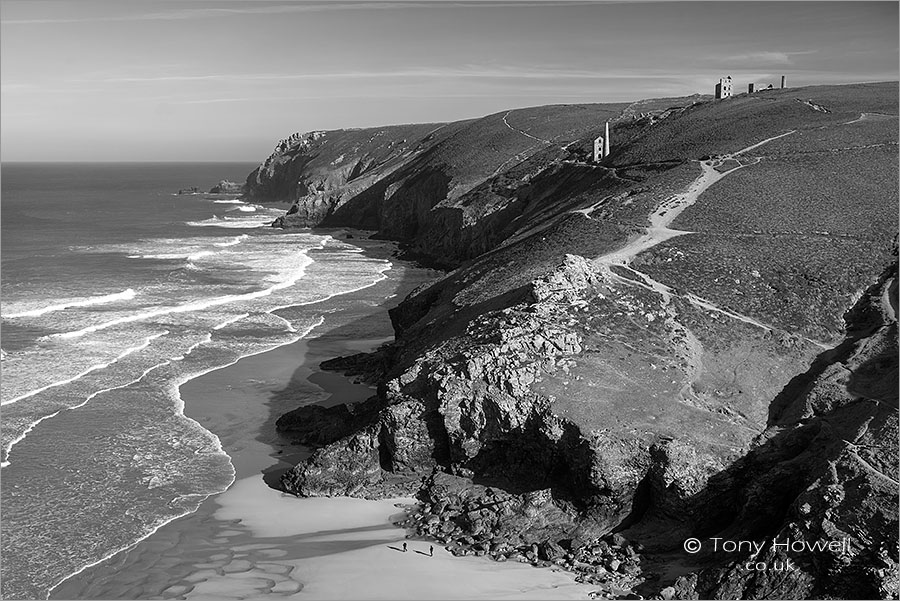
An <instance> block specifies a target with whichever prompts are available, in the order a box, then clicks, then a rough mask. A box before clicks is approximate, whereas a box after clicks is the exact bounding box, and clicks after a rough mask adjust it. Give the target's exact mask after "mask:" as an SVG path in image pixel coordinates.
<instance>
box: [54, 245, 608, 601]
mask: <svg viewBox="0 0 900 601" xmlns="http://www.w3.org/2000/svg"><path fill="white" fill-rule="evenodd" d="M382 252H383V250H382ZM386 275H387V276H388V279H386V280H384V281H382V282H380V283H378V284H376V285H375V286H373V287H371V288H369V289H366V290H363V291H359V292H355V293H351V294H348V295H345V296H342V297H339V298H335V299H332V300H330V301H328V307H324V305H325V303H323V309H326V308H327V309H330V310H329V311H328V312H326V314H325V319H324V322H323V324H322V325H321V326H319V327H318V328H316V329H315V330H313V331H312V332H311V333H310V334H309V335H308V337H307V338H306V339H304V340H300V341H298V342H296V343H294V344H290V345H286V346H283V347H280V348H277V349H275V350H272V351H269V352H266V353H262V354H259V355H255V356H251V357H245V358H244V359H241V360H240V361H238V362H237V363H235V364H234V365H231V366H229V367H226V368H223V369H220V370H217V371H214V372H210V373H208V374H206V375H204V376H201V377H199V378H196V379H195V380H192V381H190V382H188V383H186V384H185V385H183V386H182V388H181V396H182V398H183V399H184V401H185V414H186V415H188V416H189V417H191V418H193V419H195V420H197V421H198V422H199V423H201V424H202V425H203V426H204V427H206V428H207V429H209V430H210V431H212V432H214V433H215V434H216V435H217V436H218V437H219V438H220V439H221V441H222V445H223V448H224V449H225V450H226V451H227V453H228V454H229V455H230V456H231V458H232V462H233V464H234V466H235V471H236V479H235V482H234V484H233V485H232V486H231V487H230V488H229V489H228V490H227V491H226V492H224V493H222V494H220V495H217V496H213V497H210V498H208V499H207V500H206V501H205V502H204V503H203V504H202V505H201V506H200V508H199V509H198V511H197V512H195V513H194V514H191V515H189V516H185V517H183V518H180V519H178V520H175V521H173V522H170V523H169V524H166V525H164V526H163V527H161V528H159V529H158V530H157V531H156V532H155V533H154V534H152V535H151V536H149V537H148V538H146V539H144V540H143V541H141V542H140V543H138V544H137V545H135V546H134V547H132V548H131V549H129V550H127V551H124V552H122V553H119V554H118V555H116V556H115V557H113V558H111V559H110V560H108V561H106V562H104V563H102V564H100V565H97V566H94V567H92V568H88V569H86V570H84V571H82V572H81V573H80V574H77V575H75V576H74V577H72V578H70V579H68V580H66V581H65V582H64V583H62V584H61V585H60V586H58V587H57V588H56V589H54V591H53V593H52V595H51V598H54V599H137V598H148V599H256V598H267V597H271V596H276V597H278V596H281V597H287V596H291V597H293V596H296V597H297V598H309V599H428V598H430V599H505V598H510V599H512V598H515V599H583V598H586V597H587V596H588V592H590V591H592V590H596V587H591V586H588V585H582V584H578V583H576V582H575V581H574V579H573V577H572V575H570V574H567V573H565V572H562V571H560V570H557V569H548V568H543V569H541V568H534V567H532V566H530V565H527V564H519V563H496V562H493V561H490V560H487V559H484V558H478V557H459V558H458V557H454V556H453V555H451V554H450V553H448V552H447V551H446V550H445V549H444V548H443V547H441V546H440V545H437V544H434V555H433V556H430V555H429V546H430V545H431V544H432V543H429V542H427V541H420V540H408V539H406V532H405V531H404V530H403V529H400V528H397V527H395V526H393V524H392V522H394V521H396V520H397V519H399V517H400V516H401V515H402V511H403V507H404V506H405V505H409V504H412V503H414V500H413V499H402V498H401V499H389V500H382V501H365V500H360V499H350V498H313V499H299V498H296V497H293V496H290V495H286V494H284V493H282V492H280V491H278V490H276V489H274V488H272V485H277V482H278V479H279V477H280V474H281V473H282V472H283V471H284V470H285V469H287V468H289V467H291V466H292V465H293V464H294V463H296V462H297V461H298V460H300V459H301V458H302V457H303V456H304V454H305V453H306V452H307V451H306V450H305V449H304V448H303V447H298V446H294V445H292V444H291V443H290V441H289V440H286V439H284V438H282V437H281V436H280V435H279V434H278V433H277V432H276V431H275V427H274V423H275V420H276V419H277V418H278V417H279V416H280V415H281V414H282V413H284V412H286V411H289V410H291V409H294V408H296V407H298V406H300V405H304V404H313V403H317V404H322V405H333V404H337V403H341V402H348V401H351V402H355V401H359V400H362V399H365V398H367V397H368V396H370V395H371V394H372V393H373V391H372V389H371V388H370V387H368V386H366V385H362V384H357V383H354V382H352V381H351V380H350V379H348V378H346V377H344V376H342V375H340V374H334V373H329V372H323V371H321V370H319V369H318V365H319V363H320V362H321V361H323V360H326V359H330V358H333V357H335V356H338V355H347V354H351V353H354V352H360V351H363V350H369V349H372V348H376V347H377V346H378V345H380V344H382V343H383V342H385V341H387V340H390V339H391V338H392V330H391V327H390V321H389V319H388V315H387V312H386V308H387V307H389V306H393V305H394V304H396V303H397V302H399V300H400V299H402V298H403V297H404V296H405V295H406V294H407V293H408V292H409V291H410V290H411V289H412V288H414V287H415V286H417V285H419V284H420V283H422V282H424V281H426V280H427V279H429V278H430V277H433V276H434V275H435V274H434V272H429V271H428V270H423V269H418V268H410V267H408V266H405V265H400V264H397V262H395V267H394V268H393V269H392V270H390V271H389V272H387V274H386ZM372 299H386V300H384V301H383V302H381V303H378V302H373V300H372ZM404 542H406V543H407V545H408V551H406V552H403V550H402V544H403V543H404Z"/></svg>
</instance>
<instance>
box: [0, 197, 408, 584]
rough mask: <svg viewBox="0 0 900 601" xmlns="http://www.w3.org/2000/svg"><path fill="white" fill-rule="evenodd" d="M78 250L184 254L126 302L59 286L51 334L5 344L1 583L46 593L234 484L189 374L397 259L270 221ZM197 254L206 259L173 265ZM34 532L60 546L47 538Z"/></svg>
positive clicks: (48, 323) (162, 256)
mask: <svg viewBox="0 0 900 601" xmlns="http://www.w3.org/2000/svg"><path fill="white" fill-rule="evenodd" d="M261 217H262V216H261V215H258V214H254V215H252V216H250V217H249V219H251V220H257V221H258V220H260V218H261ZM245 219H246V218H243V217H242V218H241V219H235V220H234V222H236V223H238V222H239V223H245V224H246V223H252V222H247V221H245ZM217 221H218V222H222V221H231V220H222V219H218V220H217ZM231 225H232V224H231V223H229V224H228V225H224V226H222V227H226V228H228V227H231ZM239 227H248V226H247V225H241V226H239ZM254 227H256V226H254ZM234 247H237V248H234ZM225 249H227V250H225ZM71 250H72V252H76V253H95V252H96V253H104V254H107V255H108V254H109V253H115V254H119V255H120V256H122V257H127V256H133V257H140V258H142V259H147V260H158V261H166V260H175V261H178V262H179V263H178V264H176V265H171V264H169V265H166V263H164V262H162V263H159V266H160V267H154V268H153V269H156V271H150V272H148V273H150V274H151V275H153V274H157V275H155V276H154V277H153V278H152V279H147V281H146V282H145V283H144V284H142V285H140V286H134V287H133V288H129V290H133V291H134V295H133V296H130V298H124V297H123V298H121V299H120V300H121V301H122V302H120V303H115V302H109V303H99V304H91V305H78V306H71V303H70V301H69V300H66V301H65V302H62V301H60V302H57V301H54V300H53V299H51V300H50V302H49V303H44V304H43V305H40V307H41V308H44V309H46V308H50V307H54V306H59V305H63V304H67V303H69V304H70V306H68V307H67V310H66V311H61V310H58V311H44V312H42V313H40V314H39V315H37V314H36V315H34V316H30V317H29V319H31V320H32V322H33V323H34V324H35V325H36V327H40V328H43V329H45V331H46V330H49V331H51V332H53V333H51V334H50V335H47V336H44V337H43V338H38V339H36V340H35V344H34V345H33V346H32V347H29V348H26V349H22V350H16V351H12V352H7V353H5V354H4V364H3V365H4V374H3V375H4V378H3V381H2V382H0V385H2V390H3V403H4V405H6V406H5V407H4V415H3V417H4V427H3V429H2V432H0V434H2V435H3V438H4V440H3V451H4V454H5V459H4V461H3V477H4V487H3V488H2V490H0V493H2V494H3V506H4V510H6V509H7V508H8V507H9V508H12V510H10V511H9V512H6V511H5V515H4V529H5V530H4V533H3V534H4V536H3V545H4V557H5V558H13V559H9V560H8V561H5V562H4V565H2V566H0V569H2V570H3V582H4V595H5V596H12V597H16V596H44V595H45V594H46V592H47V590H48V589H49V588H50V587H52V586H55V585H56V584H58V583H59V582H61V581H62V580H63V579H65V578H66V577H68V576H69V575H71V574H72V573H75V572H80V571H81V570H83V569H84V568H85V567H87V566H88V565H94V564H96V563H98V562H100V561H103V560H104V559H106V558H108V557H110V556H112V555H114V554H116V553H118V552H119V551H121V550H122V549H125V548H129V547H131V546H133V545H134V544H136V542H137V541H139V540H141V539H142V538H144V537H146V536H149V535H150V534H151V533H152V532H154V531H155V530H156V529H158V528H159V527H160V526H161V525H162V524H164V523H167V522H168V521H171V520H172V519H175V518H177V517H179V516H181V515H184V514H186V513H190V512H191V511H194V510H195V509H196V507H197V506H198V505H199V503H200V502H201V501H202V500H203V499H204V498H206V497H207V496H208V495H210V494H215V493H216V492H218V491H221V490H224V489H225V488H227V486H228V485H229V484H230V482H231V481H232V480H233V469H232V468H231V466H230V462H229V458H228V457H227V455H226V454H225V453H224V452H223V451H222V449H221V443H220V441H219V440H218V438H217V437H216V436H215V435H213V434H212V433H210V432H209V431H207V430H206V429H205V428H203V427H202V425H201V424H199V423H197V422H196V421H194V420H190V419H188V418H186V417H185V416H184V415H183V408H184V403H183V400H182V399H181V397H180V394H179V392H178V390H179V387H180V386H181V385H182V384H183V383H184V382H186V381H188V380H190V379H192V378H195V377H197V376H199V375H202V374H204V373H208V372H210V371H213V370H216V369H220V368H222V367H224V366H227V365H230V364H233V363H235V362H237V361H238V360H240V359H241V358H242V357H245V356H249V355H253V354H258V353H262V352H266V351H268V350H271V349H273V348H275V347H277V346H280V345H282V344H289V343H291V342H294V341H296V340H298V339H300V338H302V337H303V336H306V335H307V334H308V333H309V332H310V331H311V330H312V328H314V327H316V326H317V325H318V324H321V323H322V321H323V317H322V312H323V311H322V310H323V309H324V310H327V307H323V308H322V309H317V308H316V306H317V303H321V302H322V301H323V300H325V299H329V298H333V297H334V296H337V295H339V294H346V293H348V292H351V291H355V290H360V289H363V288H366V287H369V286H372V285H374V284H375V283H377V282H378V281H381V280H383V279H384V278H385V277H386V276H385V274H384V272H385V271H387V270H388V269H390V267H391V264H390V262H388V261H383V260H375V259H369V258H366V257H365V256H363V255H361V254H359V252H358V249H356V248H355V247H352V246H350V245H348V244H345V243H342V242H338V241H336V240H333V239H331V238H330V237H327V236H319V235H312V234H309V233H283V232H278V231H271V230H268V231H260V232H254V233H252V234H241V235H238V236H229V237H225V236H222V237H217V236H197V237H185V238H168V239H144V240H136V241H135V242H134V243H130V244H101V243H98V244H94V245H93V246H91V247H73V248H72V249H71ZM311 252H314V253H315V254H314V258H313V256H312V255H310V253H311ZM185 260H188V261H192V262H191V264H192V265H193V266H194V267H195V270H194V271H192V272H190V275H189V274H187V273H185V274H184V276H182V275H177V274H178V273H179V271H178V270H179V268H180V267H181V266H182V264H181V262H183V261H185ZM320 262H321V263H322V264H321V265H317V264H318V263H320ZM148 265H156V264H154V263H148ZM313 267H315V269H312V271H310V269H311V268H313ZM159 274H162V275H159ZM298 284H302V285H298ZM107 296H110V295H107ZM89 298H91V297H85V298H83V299H76V302H78V301H82V300H88V299H89ZM96 298H99V297H96ZM286 307H294V309H293V310H290V311H288V312H287V314H285V315H275V314H273V313H272V312H273V311H275V310H277V309H283V308H286ZM23 309H26V310H31V311H35V310H36V309H32V308H31V307H27V306H23ZM4 317H8V316H4ZM32 322H29V323H32ZM73 326H74V329H73ZM7 399H9V400H7ZM63 441H64V442H63ZM60 444H64V445H65V450H62V451H61V448H62V447H60V446H59V445H60ZM20 445H21V446H20ZM57 462H58V463H60V465H61V466H65V470H66V472H65V473H66V474H67V475H66V476H65V480H64V481H65V487H66V490H67V494H66V495H64V499H60V498H58V495H55V494H54V490H56V489H57V488H58V487H59V486H60V484H61V482H62V481H59V482H57V481H55V480H54V478H56V477H55V476H53V477H50V478H49V479H48V478H45V477H35V475H38V476H40V475H41V473H42V472H43V471H45V468H43V467H39V466H43V465H45V464H46V465H54V464H56V463H57ZM51 507H52V509H48V508H51ZM86 508H88V509H89V510H88V509H86ZM95 522H96V523H103V524H105V526H104V528H99V529H98V528H97V527H96V525H95ZM35 536H37V537H43V538H41V540H43V539H46V540H54V541H59V542H60V544H58V545H56V546H54V547H50V548H44V547H42V546H41V545H36V544H35V542H34V540H35V539H34V537H35Z"/></svg>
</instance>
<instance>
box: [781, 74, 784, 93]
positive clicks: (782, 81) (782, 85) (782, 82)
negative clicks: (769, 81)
mask: <svg viewBox="0 0 900 601" xmlns="http://www.w3.org/2000/svg"><path fill="white" fill-rule="evenodd" d="M784 82H785V77H784V75H782V76H781V89H782V90H783V89H784Z"/></svg>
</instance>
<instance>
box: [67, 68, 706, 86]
mask: <svg viewBox="0 0 900 601" xmlns="http://www.w3.org/2000/svg"><path fill="white" fill-rule="evenodd" d="M693 76H696V74H695V73H673V72H672V71H669V70H665V69H656V70H654V69H633V70H617V71H609V70H603V71H600V70H598V71H593V70H579V69H556V68H552V67H517V66H479V65H466V66H461V67H423V68H413V69H396V70H389V71H338V72H330V73H214V74H189V75H160V76H139V77H109V78H102V79H91V80H80V81H91V82H99V83H154V82H192V81H195V82H204V81H208V82H225V83H241V82H260V81H272V82H284V81H317V80H358V79H366V80H368V79H447V78H463V79H465V78H472V79H497V80H502V79H537V80H560V79H585V80H621V79H646V78H655V79H684V78H687V77H693Z"/></svg>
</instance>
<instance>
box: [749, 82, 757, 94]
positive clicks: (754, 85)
mask: <svg viewBox="0 0 900 601" xmlns="http://www.w3.org/2000/svg"><path fill="white" fill-rule="evenodd" d="M755 91H756V84H755V83H751V84H748V85H747V92H748V93H749V94H752V93H753V92H755Z"/></svg>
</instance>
